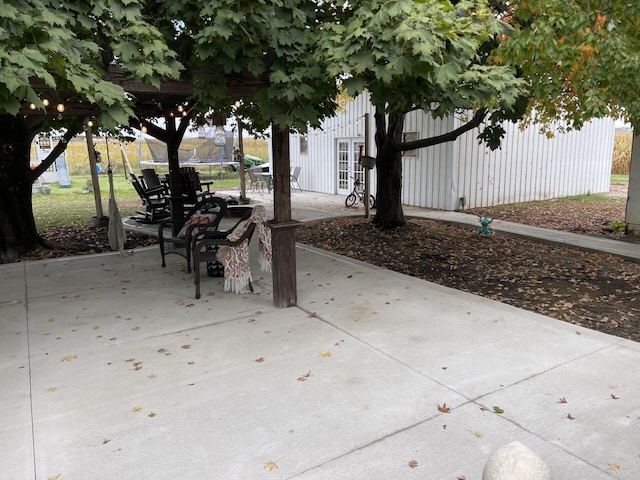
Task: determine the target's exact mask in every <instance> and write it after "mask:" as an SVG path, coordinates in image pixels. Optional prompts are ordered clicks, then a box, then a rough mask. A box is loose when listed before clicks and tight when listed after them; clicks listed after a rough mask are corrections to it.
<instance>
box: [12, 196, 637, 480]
mask: <svg viewBox="0 0 640 480" xmlns="http://www.w3.org/2000/svg"><path fill="white" fill-rule="evenodd" d="M300 208H301V207H300ZM311 213H312V212H311ZM311 213H310V215H311ZM254 242H255V241H254ZM252 248H253V249H255V248H256V246H255V245H253V246H252ZM252 258H253V260H257V254H256V252H255V251H254V252H253V256H252ZM255 263H256V264H255V265H254V266H253V273H254V287H255V293H254V294H248V295H234V294H230V293H225V292H224V291H223V286H222V280H221V279H217V278H209V277H206V276H205V277H204V278H203V285H202V288H203V296H202V299H200V300H195V299H194V286H193V278H192V275H190V274H187V273H186V271H185V268H184V265H185V262H184V260H183V259H181V258H179V257H175V256H173V257H172V258H171V260H170V262H169V263H168V265H167V267H166V268H165V269H163V268H161V266H160V255H159V253H158V250H157V247H152V248H149V249H143V250H140V251H136V252H135V253H132V254H129V255H127V256H124V257H122V256H120V255H119V254H107V255H93V256H85V257H74V258H64V259H58V260H51V261H38V262H31V263H15V264H8V265H0V282H1V285H2V286H1V287H0V318H1V320H0V352H1V353H0V379H1V381H2V385H3V386H5V392H4V394H3V395H2V397H1V399H0V408H1V411H2V420H1V421H0V452H2V453H0V471H2V473H3V477H4V478H7V479H11V480H22V479H25V480H27V479H28V480H32V479H34V480H45V479H47V480H48V479H56V480H87V479H91V480H94V479H99V480H101V479H104V480H111V479H126V480H128V479H145V480H146V479H158V480H164V479H167V480H168V479H176V478H180V479H198V480H200V479H224V480H227V479H247V480H253V479H258V478H266V479H301V480H316V479H318V480H320V479H322V480H325V479H331V480H336V479H345V480H346V479H349V480H354V479H363V480H365V479H366V480H370V479H380V480H390V479H421V480H424V479H428V480H438V479H442V480H445V479H447V480H455V479H457V478H465V479H466V480H480V478H481V475H482V473H481V472H482V468H483V465H484V462H485V461H486V459H487V457H488V456H489V454H490V453H491V452H492V451H493V450H495V449H496V448H498V447H499V446H501V445H503V444H505V443H509V442H511V441H513V440H519V441H520V442H522V443H524V444H525V445H527V446H528V447H529V448H531V449H532V450H534V451H535V452H536V453H537V454H538V455H540V456H541V457H542V458H543V459H544V460H545V462H547V464H548V465H549V467H550V469H551V471H552V472H553V475H554V478H556V479H575V480H578V479H584V480H598V479H614V478H615V479H628V480H632V479H636V478H638V472H640V373H639V370H638V365H640V345H639V344H637V343H635V342H631V341H627V340H623V339H621V338H617V337H612V336H609V335H605V334H601V333H598V332H594V331H591V330H588V329H584V328H580V327H576V326H574V325H572V324H569V323H564V322H561V321H558V320H554V319H551V318H548V317H544V316H541V315H537V314H534V313H531V312H527V311H524V310H520V309H517V308H514V307H510V306H508V305H505V304H501V303H498V302H494V301H491V300H487V299H484V298H481V297H478V296H474V295H470V294H467V293H463V292H459V291H456V290H452V289H448V288H445V287H441V286H438V285H435V284H433V283H429V282H425V281H422V280H418V279H415V278H411V277H408V276H404V275H401V274H397V273H394V272H391V271H388V270H383V269H380V268H377V267H373V266H371V265H368V264H364V263H361V262H357V261H354V260H349V259H346V258H343V257H339V256H335V255H331V254H328V253H326V252H323V251H319V250H315V249H312V248H308V247H305V246H299V247H298V249H297V266H298V306H296V307H291V308H288V309H276V308H275V307H274V306H273V304H272V283H271V276H270V274H264V273H261V272H260V271H259V268H258V266H257V261H256V262H255ZM412 461H415V464H414V463H411V465H412V466H413V468H412V466H410V462H412Z"/></svg>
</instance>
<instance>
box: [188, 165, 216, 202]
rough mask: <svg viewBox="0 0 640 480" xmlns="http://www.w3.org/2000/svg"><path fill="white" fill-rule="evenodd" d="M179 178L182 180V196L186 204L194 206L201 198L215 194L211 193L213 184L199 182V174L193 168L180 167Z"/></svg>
mask: <svg viewBox="0 0 640 480" xmlns="http://www.w3.org/2000/svg"><path fill="white" fill-rule="evenodd" d="M180 178H181V180H182V195H183V196H184V197H185V201H186V202H185V203H187V204H195V203H197V202H199V201H201V200H202V199H203V198H206V197H211V196H213V195H214V194H215V192H213V191H211V185H213V182H201V181H200V174H199V173H198V171H197V170H196V169H195V168H194V167H180Z"/></svg>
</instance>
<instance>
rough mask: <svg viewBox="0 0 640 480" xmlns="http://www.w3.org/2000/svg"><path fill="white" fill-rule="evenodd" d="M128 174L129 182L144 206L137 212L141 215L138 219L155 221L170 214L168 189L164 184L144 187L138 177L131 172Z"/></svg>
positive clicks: (149, 221)
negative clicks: (142, 209)
mask: <svg viewBox="0 0 640 480" xmlns="http://www.w3.org/2000/svg"><path fill="white" fill-rule="evenodd" d="M130 176H131V184H132V185H133V188H134V189H135V191H136V193H137V194H138V196H139V197H140V200H142V205H143V206H144V207H145V211H144V212H138V213H139V214H140V215H142V217H143V218H142V219H140V220H139V221H141V222H144V223H157V222H159V221H160V220H162V219H164V218H167V217H169V216H170V215H171V212H170V210H169V200H168V194H169V190H168V189H167V188H166V187H164V186H159V187H153V188H149V189H146V188H144V187H143V186H142V184H141V183H140V180H138V177H136V176H135V175H134V174H133V173H131V174H130Z"/></svg>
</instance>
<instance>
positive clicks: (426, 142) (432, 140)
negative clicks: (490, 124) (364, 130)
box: [398, 108, 487, 152]
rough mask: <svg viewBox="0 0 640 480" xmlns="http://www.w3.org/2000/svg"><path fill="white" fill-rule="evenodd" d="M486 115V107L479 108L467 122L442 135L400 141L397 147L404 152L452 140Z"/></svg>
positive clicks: (472, 127)
mask: <svg viewBox="0 0 640 480" xmlns="http://www.w3.org/2000/svg"><path fill="white" fill-rule="evenodd" d="M486 116H487V109H486V108H481V109H480V110H478V111H477V112H476V113H475V115H474V116H473V118H472V119H471V120H469V121H468V122H467V123H465V124H464V125H462V126H461V127H458V128H456V129H455V130H452V131H450V132H447V133H444V134H442V135H437V136H435V137H429V138H422V139H420V140H415V141H413V142H405V143H401V144H400V145H399V146H398V148H399V149H400V151H402V152H406V151H408V150H417V149H419V148H426V147H431V146H433V145H438V144H440V143H445V142H452V141H454V140H455V139H456V138H458V137H459V136H460V135H462V134H463V133H466V132H468V131H469V130H473V129H474V128H476V127H477V126H479V125H480V124H481V123H482V122H483V121H484V119H485V117H486Z"/></svg>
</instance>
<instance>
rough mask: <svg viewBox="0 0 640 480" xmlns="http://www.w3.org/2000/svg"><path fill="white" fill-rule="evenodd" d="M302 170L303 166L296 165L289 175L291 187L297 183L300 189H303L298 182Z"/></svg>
mask: <svg viewBox="0 0 640 480" xmlns="http://www.w3.org/2000/svg"><path fill="white" fill-rule="evenodd" d="M301 171H302V167H294V168H293V172H292V173H291V175H290V177H289V181H290V182H291V188H294V187H295V186H296V185H297V186H298V190H300V191H302V187H301V186H300V184H299V183H298V177H299V176H300V172H301Z"/></svg>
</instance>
